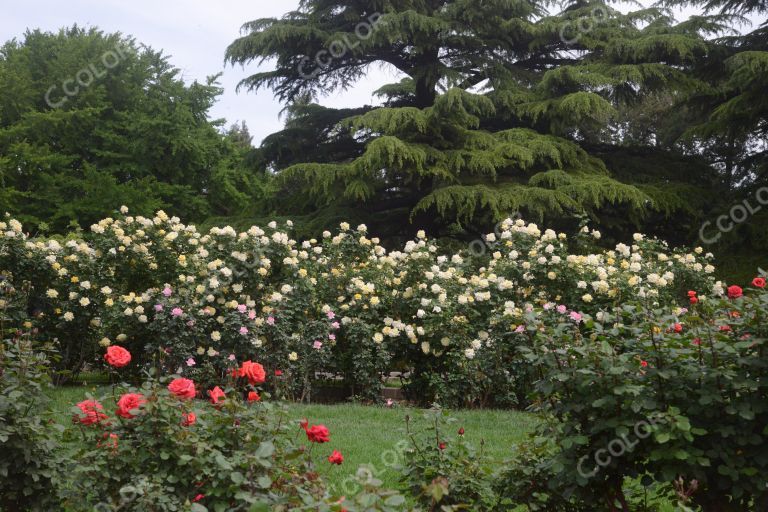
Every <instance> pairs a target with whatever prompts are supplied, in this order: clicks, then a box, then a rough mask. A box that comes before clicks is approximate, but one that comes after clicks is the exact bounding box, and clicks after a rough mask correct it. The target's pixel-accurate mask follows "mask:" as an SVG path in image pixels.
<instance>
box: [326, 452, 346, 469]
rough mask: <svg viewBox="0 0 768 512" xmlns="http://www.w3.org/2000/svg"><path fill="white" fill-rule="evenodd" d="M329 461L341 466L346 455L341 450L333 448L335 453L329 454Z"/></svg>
mask: <svg viewBox="0 0 768 512" xmlns="http://www.w3.org/2000/svg"><path fill="white" fill-rule="evenodd" d="M328 462H330V463H331V464H336V465H337V466H341V463H342V462H344V456H343V455H342V454H341V452H340V451H339V450H333V453H331V454H330V455H329V456H328Z"/></svg>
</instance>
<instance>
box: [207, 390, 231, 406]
mask: <svg viewBox="0 0 768 512" xmlns="http://www.w3.org/2000/svg"><path fill="white" fill-rule="evenodd" d="M208 396H209V397H211V403H212V404H218V403H219V400H220V399H222V398H226V397H227V394H226V393H224V391H223V390H222V389H221V388H220V387H219V386H216V387H215V388H213V389H211V390H209V391H208Z"/></svg>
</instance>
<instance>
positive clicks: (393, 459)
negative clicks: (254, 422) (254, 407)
mask: <svg viewBox="0 0 768 512" xmlns="http://www.w3.org/2000/svg"><path fill="white" fill-rule="evenodd" d="M288 410H289V413H290V416H291V417H295V418H297V419H301V418H307V420H309V423H310V425H315V424H323V425H325V426H326V427H328V429H329V430H330V431H331V442H330V443H327V444H324V445H320V446H316V447H314V448H313V450H314V453H317V454H321V455H322V456H323V457H322V458H319V457H316V458H315V460H318V459H319V460H320V462H319V464H318V465H319V470H320V473H321V474H322V475H323V476H324V477H325V478H326V480H328V482H329V483H330V484H331V485H334V486H336V490H337V492H339V493H340V494H351V493H353V492H354V491H355V489H356V486H355V484H354V478H353V477H354V475H355V472H356V470H357V468H358V466H360V465H361V464H368V465H371V466H373V469H374V477H375V478H378V479H380V480H382V481H383V482H384V486H385V487H389V488H393V487H398V486H399V484H398V478H399V475H398V472H397V470H396V468H395V467H394V466H395V465H396V464H397V463H402V462H403V460H402V456H401V455H400V453H399V451H398V446H399V445H398V443H400V441H402V440H406V439H407V438H406V429H405V417H406V415H408V416H410V418H411V425H412V426H415V427H417V428H418V427H419V426H423V425H426V420H425V419H424V411H422V410H419V409H408V408H392V409H389V408H385V407H373V406H361V405H353V404H342V405H299V404H289V405H288ZM450 416H451V417H453V418H456V420H457V421H456V422H455V423H452V424H450V426H448V427H447V429H446V432H445V433H444V438H445V440H446V441H447V442H449V443H450V442H451V441H452V440H455V439H456V436H457V435H458V434H457V431H458V429H459V428H460V427H463V428H464V431H465V439H466V440H467V441H469V442H470V443H471V444H473V445H474V446H475V447H476V448H479V447H480V443H481V441H484V445H483V451H484V453H486V454H487V455H488V456H489V457H490V458H491V460H492V461H493V462H494V463H496V462H498V463H501V462H502V461H503V460H504V459H506V458H508V457H509V455H510V453H511V450H512V448H513V447H514V445H515V444H517V443H519V442H520V441H522V440H523V438H524V437H525V435H526V433H527V432H530V431H531V430H532V429H533V428H534V426H535V424H536V418H535V416H533V415H531V414H526V413H520V412H513V411H495V410H477V411H475V410H471V411H468V410H462V411H455V412H451V414H450ZM297 429H298V426H297ZM334 449H335V450H339V451H340V452H341V453H342V454H343V455H344V464H343V465H342V466H341V467H336V466H334V467H331V464H330V463H329V462H327V461H326V460H325V457H326V456H328V455H330V453H331V452H332V451H333V450H334Z"/></svg>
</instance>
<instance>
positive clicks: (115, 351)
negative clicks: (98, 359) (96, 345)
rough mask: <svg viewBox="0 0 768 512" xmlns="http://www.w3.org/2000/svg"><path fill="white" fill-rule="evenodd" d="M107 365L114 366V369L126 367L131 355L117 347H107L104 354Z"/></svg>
mask: <svg viewBox="0 0 768 512" xmlns="http://www.w3.org/2000/svg"><path fill="white" fill-rule="evenodd" d="M104 359H106V361H107V364H109V365H110V366H114V367H115V368H122V367H123V366H128V363H130V362H131V353H130V352H128V351H127V350H125V349H124V348H123V347H121V346H118V345H112V346H109V347H107V353H106V354H104Z"/></svg>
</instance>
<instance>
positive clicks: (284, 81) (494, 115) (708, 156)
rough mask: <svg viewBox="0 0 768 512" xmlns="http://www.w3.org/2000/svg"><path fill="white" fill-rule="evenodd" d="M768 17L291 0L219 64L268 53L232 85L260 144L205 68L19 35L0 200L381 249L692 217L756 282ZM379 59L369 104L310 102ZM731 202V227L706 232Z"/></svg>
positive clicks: (722, 10)
mask: <svg viewBox="0 0 768 512" xmlns="http://www.w3.org/2000/svg"><path fill="white" fill-rule="evenodd" d="M690 5H693V6H694V7H696V8H697V10H698V11H699V12H700V14H698V15H695V16H691V17H689V18H688V19H686V20H684V21H676V20H675V19H674V17H673V16H672V14H671V9H672V8H675V7H681V6H690ZM766 12H768V2H766V1H765V0H749V1H745V2H736V1H730V0H710V1H707V0H703V1H699V0H695V1H693V2H688V1H685V0H667V1H666V3H660V4H657V5H654V6H652V7H637V6H635V7H633V8H632V10H631V11H629V12H626V10H620V9H619V8H618V7H617V6H616V5H614V4H610V3H606V2H586V1H576V2H560V3H554V4H553V3H551V2H545V1H539V0H456V1H431V0H416V1H391V0H374V1H345V2H333V1H324V0H304V1H302V2H301V3H300V6H299V8H298V9H297V10H296V11H294V12H290V13H287V14H286V15H285V16H284V17H282V18H279V19H272V18H270V19H260V20H255V21H251V22H248V23H246V24H245V25H244V32H243V35H242V37H240V38H238V39H237V40H236V41H234V42H233V43H232V44H231V45H230V47H229V48H227V49H226V59H227V61H228V62H230V63H232V64H243V65H248V64H249V63H252V62H254V61H255V62H264V61H268V62H270V63H274V64H273V66H272V68H271V69H269V70H266V71H263V70H262V71H259V72H257V73H255V74H253V75H251V76H248V77H247V78H245V79H244V80H243V81H242V83H241V86H242V87H243V88H245V89H246V90H248V89H250V90H256V89H260V88H267V89H269V90H271V91H272V92H273V93H274V94H275V97H276V99H277V100H279V101H281V102H282V103H283V104H284V106H285V108H286V112H287V118H286V124H285V128H284V129H283V130H282V131H280V132H277V133H275V134H272V135H270V136H269V137H267V138H266V139H265V141H264V142H263V144H262V145H261V146H260V147H259V148H258V149H255V148H252V147H251V145H250V137H249V135H248V133H247V129H246V128H245V127H244V126H242V125H240V126H234V127H232V128H231V129H229V130H225V129H224V124H223V121H212V120H210V119H209V118H208V115H207V113H208V109H209V108H210V106H211V105H212V104H213V102H214V101H215V100H216V97H217V95H218V94H219V92H220V90H219V89H218V88H217V86H216V82H215V77H212V78H211V79H210V80H209V81H208V82H207V83H205V84H199V83H195V84H192V85H190V86H187V85H185V84H184V83H183V82H182V81H181V80H180V79H179V78H178V72H177V70H175V69H174V68H173V67H172V66H171V65H170V63H169V62H168V61H167V59H165V58H164V57H163V56H162V54H161V53H159V52H156V51H154V50H152V49H149V48H146V47H144V46H141V45H139V44H138V43H136V42H135V41H133V40H131V39H130V38H125V37H123V36H121V35H120V34H102V33H100V32H98V31H95V30H90V31H84V30H82V29H78V28H77V27H74V28H71V29H65V30H63V31H62V32H60V33H58V34H47V33H40V32H28V33H27V34H26V35H25V39H24V41H23V42H17V41H12V42H10V43H7V44H6V45H5V46H4V47H3V49H2V52H1V53H0V84H2V90H3V91H4V94H3V95H2V99H0V178H2V181H1V182H0V187H2V188H0V207H3V208H5V209H6V210H9V211H11V212H13V213H15V214H19V215H20V216H21V217H22V218H24V220H26V221H27V222H31V223H32V224H33V225H34V224H35V223H37V225H40V223H42V222H44V223H46V224H47V225H48V226H50V227H51V228H53V229H56V230H60V229H63V228H64V227H66V225H67V224H68V223H70V222H76V223H78V224H80V225H87V224H88V223H89V222H90V221H91V220H93V219H95V218H99V217H100V216H102V215H104V214H105V213H109V211H111V210H112V209H114V208H115V207H116V205H118V204H128V205H129V206H131V208H132V209H133V211H136V212H148V211H149V210H152V209H154V208H157V207H163V208H165V209H166V210H168V211H169V212H171V213H173V214H177V215H179V216H182V217H184V218H185V219H187V220H189V221H194V222H206V221H207V222H210V223H212V222H218V223H220V222H222V221H226V222H229V223H232V224H233V225H239V226H243V225H246V224H248V225H249V224H251V223H254V222H260V221H263V220H264V219H266V218H267V217H272V216H290V217H291V218H293V220H294V221H296V224H297V227H298V231H299V233H300V234H307V235H309V234H316V233H318V232H319V231H321V230H322V229H324V228H325V227H327V226H328V225H329V224H330V223H332V222H337V221H339V220H342V219H344V220H347V221H350V222H365V223H367V224H368V225H369V226H370V228H371V231H372V232H376V233H380V234H382V235H383V236H384V237H385V238H386V239H389V240H392V241H393V242H395V241H399V239H401V238H402V237H405V236H410V235H412V234H413V232H415V231H416V230H417V229H421V228H426V229H428V230H429V231H430V232H431V233H432V234H434V235H437V236H442V237H452V238H455V239H457V240H470V239H473V238H476V237H477V235H478V234H479V233H482V232H487V231H488V230H490V229H492V228H493V226H494V224H495V223H496V222H497V221H498V220H500V219H502V218H505V217H506V216H508V215H510V214H514V213H519V214H521V215H523V216H524V217H526V218H528V219H531V220H537V221H542V222H544V223H546V224H547V225H550V226H554V227H559V228H563V229H566V228H573V227H575V226H577V225H578V224H579V223H580V222H582V221H583V219H584V218H585V217H589V218H590V219H591V221H592V222H593V223H595V224H597V225H598V226H599V228H600V229H601V231H602V232H603V233H604V234H605V242H606V243H613V242H614V241H615V240H619V239H620V240H626V239H627V238H628V237H630V236H631V233H632V232H634V231H638V230H640V231H644V232H648V233H652V234H657V235H659V236H661V237H663V238H664V239H666V240H668V241H670V243H675V244H677V243H690V244H699V243H700V242H699V240H698V239H699V238H700V231H701V228H702V225H705V223H706V222H708V221H709V222H710V223H711V224H710V225H709V227H708V230H707V231H706V234H707V238H708V239H712V238H713V237H716V238H717V243H715V244H712V245H710V246H708V247H707V249H708V250H714V251H715V252H716V253H719V254H720V255H728V257H727V258H723V257H721V258H720V261H721V267H722V268H723V271H725V272H731V273H733V271H734V269H735V268H736V267H739V268H743V269H744V271H745V272H746V273H749V274H751V272H753V270H754V267H755V266H756V265H760V264H765V263H766V262H765V258H764V255H765V254H766V249H768V230H766V228H765V226H766V221H768V213H766V208H768V205H765V206H763V205H761V204H759V202H758V198H759V197H768V195H763V196H761V195H760V191H761V190H762V188H763V187H766V186H768V173H767V171H768V148H767V147H766V140H767V139H766V130H767V129H768V128H767V127H768V124H767V123H766V119H767V117H768V99H767V98H766V95H765V91H766V90H768V26H767V25H766V23H765V14H766ZM748 19H749V20H751V21H752V24H751V25H748V24H745V21H746V20H748ZM372 20H373V21H372ZM366 24H367V25H366ZM736 28H739V29H740V31H736V30H735V29H736ZM117 43H121V44H122V45H123V46H125V47H127V48H129V49H130V51H127V52H126V53H127V55H128V57H127V58H126V59H125V62H123V63H121V65H120V66H117V67H116V68H115V69H114V70H113V71H111V72H110V73H109V75H108V76H107V77H105V78H104V79H103V80H100V81H98V83H94V84H93V85H92V86H90V87H88V88H87V90H84V91H82V92H80V93H79V94H78V95H77V96H76V97H73V98H71V99H70V101H69V102H67V104H66V105H65V106H63V107H61V108H51V107H50V106H49V105H47V104H46V103H45V100H44V96H45V93H46V90H47V88H48V87H50V85H51V84H57V83H61V82H62V80H65V79H66V78H67V77H69V76H71V75H72V74H73V73H74V72H76V71H77V70H78V69H80V68H82V67H83V63H87V62H93V61H94V60H95V59H98V57H99V56H100V55H102V54H103V53H104V52H106V51H108V50H109V49H111V48H113V47H114V46H115V45H116V44H117ZM332 50H333V51H332ZM321 54H322V55H325V58H324V59H320V58H316V57H317V56H318V55H321ZM379 65H386V66H388V67H390V68H394V69H396V70H398V72H399V73H400V75H401V76H402V79H401V80H399V81H398V82H396V83H392V84H385V85H383V86H382V87H381V88H380V89H379V90H378V91H377V96H378V97H379V99H380V100H381V104H380V105H376V106H372V105H360V106H359V107H358V108H351V109H332V108H327V107H323V106H322V105H320V104H319V103H318V100H319V99H320V98H321V97H322V96H323V95H326V94H328V93H332V92H335V91H339V90H343V89H345V88H347V87H350V86H351V85H353V84H354V82H355V80H357V79H358V78H360V77H362V76H364V75H365V74H366V73H367V72H368V70H370V69H371V66H379ZM744 200H747V201H749V202H750V204H751V206H752V208H751V210H753V212H751V213H750V218H749V220H748V221H747V222H743V223H725V224H726V225H730V224H732V225H733V226H734V227H733V229H731V230H730V231H728V232H727V233H719V232H718V228H717V227H716V226H715V223H714V221H715V220H716V219H717V218H718V216H720V215H723V214H725V215H726V216H730V211H731V208H732V207H733V206H734V205H737V204H740V203H742V202H743V201H744ZM761 206H762V207H761ZM760 207H761V208H760ZM754 210H758V211H754ZM720 234H721V235H722V236H719V237H718V236H716V235H720Z"/></svg>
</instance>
